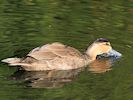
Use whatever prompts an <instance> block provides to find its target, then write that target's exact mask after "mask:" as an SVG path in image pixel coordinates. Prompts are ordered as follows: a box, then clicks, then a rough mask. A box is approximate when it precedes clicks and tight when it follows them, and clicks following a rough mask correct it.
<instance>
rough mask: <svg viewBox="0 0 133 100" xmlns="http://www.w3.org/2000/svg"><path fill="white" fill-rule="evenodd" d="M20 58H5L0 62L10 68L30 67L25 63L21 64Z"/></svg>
mask: <svg viewBox="0 0 133 100" xmlns="http://www.w3.org/2000/svg"><path fill="white" fill-rule="evenodd" d="M21 61H22V58H6V59H3V60H1V62H4V63H8V64H9V65H10V66H18V65H19V66H31V65H30V64H27V63H22V62H21Z"/></svg>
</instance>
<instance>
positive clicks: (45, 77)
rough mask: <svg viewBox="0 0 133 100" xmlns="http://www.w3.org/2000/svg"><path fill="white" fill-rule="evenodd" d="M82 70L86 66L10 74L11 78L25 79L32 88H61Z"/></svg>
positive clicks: (21, 71)
mask: <svg viewBox="0 0 133 100" xmlns="http://www.w3.org/2000/svg"><path fill="white" fill-rule="evenodd" d="M82 70H84V68H79V69H73V70H51V71H37V72H27V71H23V70H18V71H17V72H15V73H14V74H13V75H11V76H10V79H13V80H23V81H24V83H25V85H26V86H29V87H32V88H59V87H62V86H63V85H64V84H66V83H70V82H71V81H73V80H74V79H75V77H76V76H77V75H78V74H79V72H81V71H82Z"/></svg>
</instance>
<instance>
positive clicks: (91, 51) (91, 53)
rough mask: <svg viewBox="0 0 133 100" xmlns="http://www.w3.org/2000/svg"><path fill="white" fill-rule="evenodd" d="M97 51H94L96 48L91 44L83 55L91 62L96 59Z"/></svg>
mask: <svg viewBox="0 0 133 100" xmlns="http://www.w3.org/2000/svg"><path fill="white" fill-rule="evenodd" d="M97 51H98V50H97V49H96V46H95V45H94V44H92V45H90V46H89V47H88V48H87V50H86V52H85V55H86V56H87V57H88V59H89V60H91V61H92V60H95V59H96V56H97Z"/></svg>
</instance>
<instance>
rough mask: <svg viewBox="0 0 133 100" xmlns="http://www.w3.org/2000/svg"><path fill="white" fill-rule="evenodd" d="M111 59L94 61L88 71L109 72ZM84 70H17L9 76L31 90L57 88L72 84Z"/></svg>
mask: <svg viewBox="0 0 133 100" xmlns="http://www.w3.org/2000/svg"><path fill="white" fill-rule="evenodd" d="M113 63H114V60H113V59H102V60H95V61H94V62H92V63H90V64H89V66H88V69H89V71H91V72H93V73H104V72H106V71H109V70H111V66H112V65H113ZM85 69H86V68H85V67H83V68H79V69H73V70H50V71H40V72H39V71H37V72H27V71H23V70H18V71H17V72H15V73H14V74H13V75H11V76H10V78H11V79H14V80H23V81H24V83H25V85H26V86H29V87H32V88H59V87H62V86H63V85H64V84H66V83H70V82H72V81H73V80H74V79H76V76H78V74H79V73H80V72H81V71H83V70H85Z"/></svg>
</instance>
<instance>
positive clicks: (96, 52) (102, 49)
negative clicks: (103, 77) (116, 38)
mask: <svg viewBox="0 0 133 100" xmlns="http://www.w3.org/2000/svg"><path fill="white" fill-rule="evenodd" d="M86 54H87V55H88V56H89V57H90V59H91V60H95V59H96V58H97V57H98V56H100V55H101V56H103V57H116V58H119V57H121V53H119V52H117V51H115V50H114V49H112V47H111V44H110V42H109V40H108V39H104V38H99V39H97V40H96V41H94V42H93V43H92V45H90V46H89V47H88V49H87V51H86Z"/></svg>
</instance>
